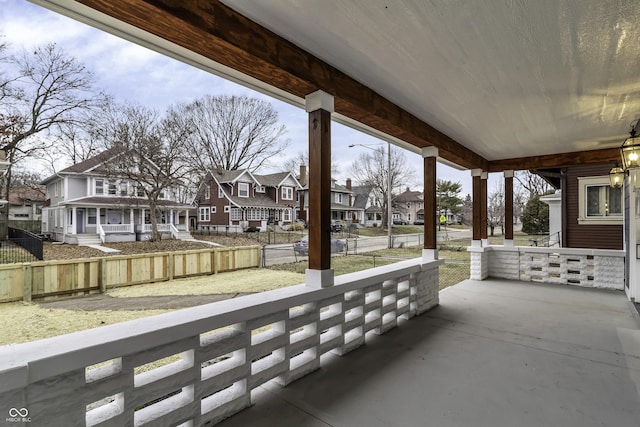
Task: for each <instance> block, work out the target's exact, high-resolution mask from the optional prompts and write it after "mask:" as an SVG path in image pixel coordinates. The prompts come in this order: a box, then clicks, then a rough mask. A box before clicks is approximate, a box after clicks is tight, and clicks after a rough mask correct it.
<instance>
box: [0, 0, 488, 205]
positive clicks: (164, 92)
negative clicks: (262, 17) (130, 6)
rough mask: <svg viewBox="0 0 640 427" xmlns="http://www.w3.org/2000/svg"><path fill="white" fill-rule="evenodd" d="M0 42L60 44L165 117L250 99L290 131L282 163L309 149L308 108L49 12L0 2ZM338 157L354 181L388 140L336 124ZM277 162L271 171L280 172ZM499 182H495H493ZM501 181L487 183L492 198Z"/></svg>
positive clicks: (450, 174)
mask: <svg viewBox="0 0 640 427" xmlns="http://www.w3.org/2000/svg"><path fill="white" fill-rule="evenodd" d="M0 36H2V37H3V38H4V40H5V41H7V42H8V43H9V44H10V49H11V51H16V50H17V49H22V48H25V49H32V48H33V47H35V46H42V45H44V44H47V43H51V42H54V43H56V44H57V45H58V46H59V47H61V48H62V49H63V50H64V51H65V52H67V53H68V54H69V55H71V56H73V57H75V58H76V59H77V60H79V61H80V62H81V63H82V64H84V65H85V66H86V67H87V68H88V69H90V70H91V71H93V73H94V75H95V78H96V87H97V88H99V89H102V90H104V91H106V92H108V93H110V94H112V95H113V96H114V97H115V99H116V100H117V101H119V102H125V101H132V102H135V103H137V104H140V105H143V106H146V107H149V108H154V109H156V110H158V111H160V112H162V111H164V110H165V109H166V108H167V107H169V106H170V105H173V104H176V103H186V102H190V101H192V100H194V99H196V98H200V97H202V96H203V95H204V94H210V95H247V96H252V97H257V98H261V99H265V100H267V101H269V102H271V103H272V104H273V105H274V107H275V109H276V110H277V111H278V114H279V119H280V122H281V123H283V124H285V125H286V127H287V134H286V136H285V138H287V139H289V140H290V143H289V146H288V148H287V150H286V154H285V156H283V157H282V159H287V158H292V157H296V155H297V154H298V153H303V152H306V151H307V146H308V130H307V123H308V122H307V120H308V119H307V114H306V113H305V112H304V110H302V109H300V108H298V107H294V106H291V105H289V104H287V103H284V102H281V101H278V100H276V99H274V98H271V97H268V96H266V95H263V94H261V93H259V92H256V91H254V90H252V89H249V88H246V87H244V86H241V85H238V84H236V83H233V82H231V81H228V80H225V79H222V78H220V77H217V76H214V75H212V74H209V73H207V72H205V71H202V70H199V69H197V68H194V67H192V66H190V65H187V64H184V63H182V62H179V61H177V60H175V59H172V58H168V57H166V56H163V55H161V54H159V53H156V52H153V51H151V50H149V49H147V48H144V47H141V46H138V45H136V44H133V43H131V42H129V41H126V40H123V39H120V38H118V37H116V36H113V35H110V34H108V33H105V32H103V31H101V30H98V29H94V28H93V27H90V26H88V25H86V24H83V23H80V22H77V21H74V20H72V19H70V18H66V17H64V16H62V15H59V14H57V13H55V12H51V11H49V10H47V9H44V8H42V7H41V6H37V5H34V4H32V3H30V2H28V1H26V0H0ZM331 134H332V147H331V148H332V157H333V158H334V160H335V162H336V163H337V166H338V175H337V176H334V178H336V179H337V180H338V183H339V184H344V182H345V180H346V179H347V178H350V169H351V165H352V163H353V162H354V160H355V159H357V158H358V157H359V155H360V153H361V152H367V151H369V150H370V148H363V147H359V146H356V147H353V148H349V145H353V144H362V145H366V146H368V147H371V148H375V147H376V146H380V145H382V146H385V149H386V145H387V144H386V142H385V141H382V140H380V139H377V138H375V137H372V136H369V135H366V134H363V133H361V132H359V131H356V130H353V129H351V128H348V127H346V126H344V125H341V124H338V123H335V122H333V124H332V129H331ZM404 154H405V158H406V159H407V167H410V168H412V169H413V170H414V171H415V179H414V180H413V182H407V183H406V184H405V185H403V187H410V188H411V189H412V190H419V191H422V170H423V169H422V158H421V156H420V155H418V154H415V153H412V152H410V151H405V153H404ZM278 166H279V165H278V163H272V164H271V166H270V170H265V171H263V172H269V171H274V172H275V171H279V170H280V168H278ZM436 174H437V178H438V179H443V180H448V181H453V182H459V183H460V184H461V185H462V188H463V191H462V194H461V195H462V196H463V197H464V196H465V195H466V194H471V189H472V188H471V173H470V171H467V170H463V171H459V170H456V169H454V168H451V167H449V166H446V165H443V164H440V163H438V166H437V171H436ZM495 178H497V177H495ZM496 185H497V180H495V179H491V178H490V182H489V192H491V191H492V189H493V188H494V186H496Z"/></svg>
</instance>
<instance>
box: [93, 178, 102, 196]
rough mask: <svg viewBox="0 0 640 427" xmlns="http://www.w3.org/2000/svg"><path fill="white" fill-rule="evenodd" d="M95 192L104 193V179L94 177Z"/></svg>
mask: <svg viewBox="0 0 640 427" xmlns="http://www.w3.org/2000/svg"><path fill="white" fill-rule="evenodd" d="M95 193H96V194H104V180H102V179H96V187H95Z"/></svg>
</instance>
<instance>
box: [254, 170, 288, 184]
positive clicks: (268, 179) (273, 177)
mask: <svg viewBox="0 0 640 427" xmlns="http://www.w3.org/2000/svg"><path fill="white" fill-rule="evenodd" d="M290 175H291V172H276V173H271V174H268V175H256V179H257V180H258V181H259V183H260V184H261V185H264V186H265V187H278V186H279V185H280V184H282V182H283V181H284V180H285V179H287V177H288V176H290ZM291 178H293V179H294V180H295V181H296V182H297V180H296V179H295V177H294V176H293V175H291Z"/></svg>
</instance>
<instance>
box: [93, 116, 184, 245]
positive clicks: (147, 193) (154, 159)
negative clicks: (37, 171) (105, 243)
mask: <svg viewBox="0 0 640 427" xmlns="http://www.w3.org/2000/svg"><path fill="white" fill-rule="evenodd" d="M107 118H108V120H107V121H105V124H106V123H108V125H105V127H104V128H103V133H102V134H101V137H102V138H103V141H104V143H105V145H107V146H109V147H110V150H111V151H112V152H113V153H114V156H113V157H112V158H111V160H110V161H108V162H107V163H106V165H105V171H106V173H107V174H108V176H112V177H113V178H114V179H123V180H126V181H128V182H130V183H132V184H133V187H134V189H133V191H134V192H135V194H139V195H144V197H145V198H146V202H147V203H148V205H149V210H150V211H151V215H150V219H151V229H152V236H151V239H152V240H159V239H160V233H159V232H158V219H159V217H160V214H161V211H160V209H159V207H160V201H159V199H160V198H161V195H162V194H163V193H165V192H173V193H175V192H177V191H179V188H180V187H181V185H182V180H183V179H184V178H185V177H187V176H188V175H189V173H190V171H191V170H190V168H189V167H188V166H187V164H186V163H185V162H184V161H183V154H184V152H185V149H184V145H183V142H184V140H185V139H186V138H188V137H189V135H190V133H191V132H192V129H191V128H189V127H188V126H185V122H183V121H175V120H174V117H173V116H170V115H169V116H167V117H165V118H160V117H159V115H158V113H157V112H156V111H154V110H151V109H147V108H145V107H141V106H136V105H128V106H122V107H116V108H113V109H111V110H110V111H109V114H108V116H107Z"/></svg>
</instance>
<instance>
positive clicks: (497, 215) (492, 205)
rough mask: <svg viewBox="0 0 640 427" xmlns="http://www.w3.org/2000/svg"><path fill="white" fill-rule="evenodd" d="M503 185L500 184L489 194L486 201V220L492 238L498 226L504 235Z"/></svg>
mask: <svg viewBox="0 0 640 427" xmlns="http://www.w3.org/2000/svg"><path fill="white" fill-rule="evenodd" d="M504 197H505V196H504V184H503V183H502V182H500V183H499V184H497V185H496V187H495V189H494V190H493V191H492V192H491V193H490V194H489V197H488V200H487V219H488V221H489V228H490V229H491V235H492V236H493V234H494V230H495V228H496V227H497V226H498V225H499V226H500V227H501V228H502V232H503V233H504V221H505V217H504V211H505V209H504Z"/></svg>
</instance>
